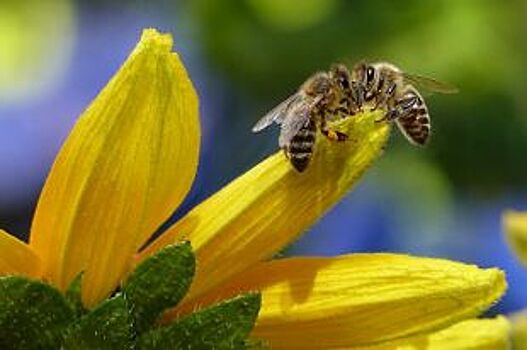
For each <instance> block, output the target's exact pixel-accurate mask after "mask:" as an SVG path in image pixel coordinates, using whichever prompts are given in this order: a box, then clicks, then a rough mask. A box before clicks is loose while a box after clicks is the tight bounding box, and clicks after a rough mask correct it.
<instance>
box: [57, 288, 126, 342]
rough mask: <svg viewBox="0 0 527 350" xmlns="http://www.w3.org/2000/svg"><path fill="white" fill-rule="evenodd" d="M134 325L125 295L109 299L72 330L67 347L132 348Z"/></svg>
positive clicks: (74, 325)
mask: <svg viewBox="0 0 527 350" xmlns="http://www.w3.org/2000/svg"><path fill="white" fill-rule="evenodd" d="M133 336H134V334H133V324H132V319H131V316H130V314H129V311H128V308H127V305H126V301H125V300H124V297H123V295H118V296H116V297H114V298H112V299H109V300H106V301H104V302H103V303H101V304H100V305H99V306H97V307H96V308H95V309H93V310H92V311H90V312H89V313H87V314H86V315H85V316H83V317H82V318H80V319H79V320H78V321H77V322H76V323H75V324H73V325H72V326H71V327H70V329H69V330H68V332H67V334H66V337H65V340H64V348H65V349H76V350H84V349H109V350H110V349H128V348H131V347H132V345H133Z"/></svg>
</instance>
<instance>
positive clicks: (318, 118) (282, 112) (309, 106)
mask: <svg viewBox="0 0 527 350" xmlns="http://www.w3.org/2000/svg"><path fill="white" fill-rule="evenodd" d="M334 73H335V72H334V71H333V70H332V71H331V72H329V73H327V72H319V73H316V74H314V75H312V76H311V77H309V78H308V79H307V80H306V81H305V82H304V83H303V84H302V86H301V87H300V88H299V89H298V91H297V92H296V93H295V94H293V95H292V96H290V97H289V98H288V99H286V100H285V101H284V102H282V103H280V104H279V105H278V106H276V107H275V108H273V109H272V110H271V111H269V112H268V113H267V114H266V115H264V116H263V118H261V119H260V120H259V121H258V122H257V123H256V125H255V126H254V127H253V128H252V131H253V132H255V133H256V132H259V131H261V130H263V129H265V128H267V127H268V126H269V125H271V124H273V123H276V124H279V125H280V127H281V129H280V136H279V138H278V144H279V146H280V148H282V149H283V150H284V152H285V155H286V157H287V158H288V159H289V161H290V162H291V164H292V165H293V167H294V168H295V169H296V170H297V171H299V172H303V171H304V170H305V169H306V168H307V166H308V165H309V162H310V160H311V158H312V156H313V152H314V149H315V142H316V137H317V130H318V129H320V131H321V133H322V134H323V135H324V136H326V137H327V138H328V139H330V140H332V141H345V140H346V139H347V138H348V136H347V135H346V134H344V133H342V132H340V131H336V130H333V129H331V128H330V127H329V126H328V123H327V121H328V120H331V119H332V118H334V117H336V116H338V115H341V116H344V115H343V114H346V113H347V112H348V109H347V108H346V107H345V106H343V105H342V101H343V100H346V99H345V98H344V96H343V90H342V89H341V85H340V83H339V82H338V81H337V76H336V75H335V74H334ZM348 76H349V75H348ZM352 107H353V106H350V109H351V108H352Z"/></svg>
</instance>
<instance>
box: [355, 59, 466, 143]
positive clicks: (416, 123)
mask: <svg viewBox="0 0 527 350" xmlns="http://www.w3.org/2000/svg"><path fill="white" fill-rule="evenodd" d="M352 79H353V80H355V81H357V82H359V83H360V85H361V88H362V91H361V92H360V94H361V97H360V99H359V102H360V104H359V109H360V108H362V104H365V103H368V104H370V105H372V108H371V109H372V110H375V109H377V108H383V109H385V110H386V114H385V115H384V117H383V118H382V119H381V120H380V121H383V120H388V121H395V123H396V124H397V126H398V128H399V130H400V131H401V133H402V134H403V135H404V136H405V137H406V139H407V140H408V141H410V143H412V144H414V145H419V146H423V145H425V144H426V143H427V141H428V139H429V136H430V127H431V126H430V115H429V113H428V108H427V106H426V104H425V101H424V99H423V96H422V95H421V94H420V93H419V91H418V90H417V87H420V88H422V89H423V90H427V91H430V92H438V93H443V94H452V93H456V92H457V88H455V87H452V86H450V85H448V84H445V83H442V82H439V81H437V80H434V79H432V78H428V77H424V76H419V75H414V74H409V73H405V72H402V71H401V70H400V69H399V68H397V67H396V66H394V65H392V64H390V63H385V62H378V63H373V64H367V63H359V64H357V65H355V66H354V67H353V70H352Z"/></svg>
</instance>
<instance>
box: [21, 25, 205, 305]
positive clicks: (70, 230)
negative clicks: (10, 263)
mask: <svg viewBox="0 0 527 350" xmlns="http://www.w3.org/2000/svg"><path fill="white" fill-rule="evenodd" d="M171 48H172V38H171V37H170V36H169V35H166V34H165V35H162V34H159V33H158V32H156V31H155V30H153V29H150V30H145V32H144V33H143V37H142V38H141V41H140V42H139V44H138V45H137V47H136V48H135V50H134V51H133V52H132V54H131V55H130V57H129V58H128V59H127V61H126V62H125V63H124V65H123V66H122V67H121V68H120V70H119V71H118V72H117V74H116V75H115V76H114V77H113V78H112V80H111V81H110V82H109V83H108V85H107V86H106V87H105V88H104V89H103V90H102V91H101V93H100V94H99V96H97V98H96V99H95V100H94V101H93V102H92V104H91V105H90V107H89V108H88V109H87V110H86V111H85V112H84V114H83V115H82V116H81V117H80V119H79V121H78V122H77V124H76V125H75V127H74V129H73V131H72V132H71V134H70V136H69V137H68V139H67V140H66V142H65V144H64V146H63V147H62V149H61V151H60V153H59V155H58V156H57V159H56V160H55V164H54V165H53V168H52V170H51V173H50V175H49V177H48V179H47V181H46V184H45V186H44V190H43V192H42V195H41V197H40V200H39V202H38V207H37V211H36V214H35V218H34V221H33V226H32V232H31V246H32V247H33V248H34V249H35V250H36V251H38V252H39V254H40V255H41V256H42V259H43V262H44V266H45V269H46V271H45V272H46V275H47V277H48V278H49V279H51V281H52V282H53V283H55V284H57V285H58V286H59V287H60V288H65V287H66V286H67V285H68V283H69V282H70V281H71V280H72V279H73V278H74V277H75V276H76V275H77V274H78V273H79V272H80V271H83V270H85V274H84V278H83V286H84V287H85V288H84V289H83V298H84V301H85V302H87V303H88V304H93V303H94V302H96V301H98V300H100V299H101V298H103V297H104V296H106V295H107V294H108V293H109V292H110V291H111V290H112V289H114V288H115V287H116V284H117V283H118V281H119V279H120V278H121V277H122V275H123V273H124V272H125V271H126V270H127V268H128V265H129V263H130V261H131V257H132V255H133V253H135V252H136V251H137V249H138V247H140V246H141V245H142V244H143V243H144V242H145V240H146V239H147V238H148V237H149V236H150V235H151V234H152V233H153V232H154V230H155V229H157V228H158V226H159V225H160V224H161V223H163V221H164V220H166V219H167V218H168V217H169V216H170V214H171V213H172V212H173V211H174V209H175V208H176V207H177V206H178V205H179V204H180V203H181V201H182V199H183V198H184V196H185V195H186V193H187V192H188V190H189V188H190V186H191V183H192V180H193V177H194V175H195V172H196V167H197V160H198V152H199V132H200V131H199V120H198V106H197V96H196V93H195V91H194V88H193V86H192V83H191V82H190V80H189V78H188V76H187V73H186V70H185V67H184V66H183V64H182V63H181V61H180V59H179V57H178V56H177V55H176V54H174V53H172V52H171Z"/></svg>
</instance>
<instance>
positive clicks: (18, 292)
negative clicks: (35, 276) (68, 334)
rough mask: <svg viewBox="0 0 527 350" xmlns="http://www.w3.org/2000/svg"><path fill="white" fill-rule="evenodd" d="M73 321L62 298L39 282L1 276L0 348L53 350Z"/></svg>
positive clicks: (53, 289) (70, 311)
mask: <svg viewBox="0 0 527 350" xmlns="http://www.w3.org/2000/svg"><path fill="white" fill-rule="evenodd" d="M72 320H73V310H72V309H71V308H70V306H69V304H68V302H67V301H66V299H65V298H64V297H63V295H62V294H61V293H60V292H59V291H58V290H56V289H55V288H53V287H52V286H50V285H48V284H45V283H43V282H41V281H35V280H30V279H27V278H24V277H19V276H8V277H0V349H56V348H59V347H60V344H61V341H62V332H63V331H64V329H66V327H67V325H68V324H69V323H70V322H71V321H72Z"/></svg>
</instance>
